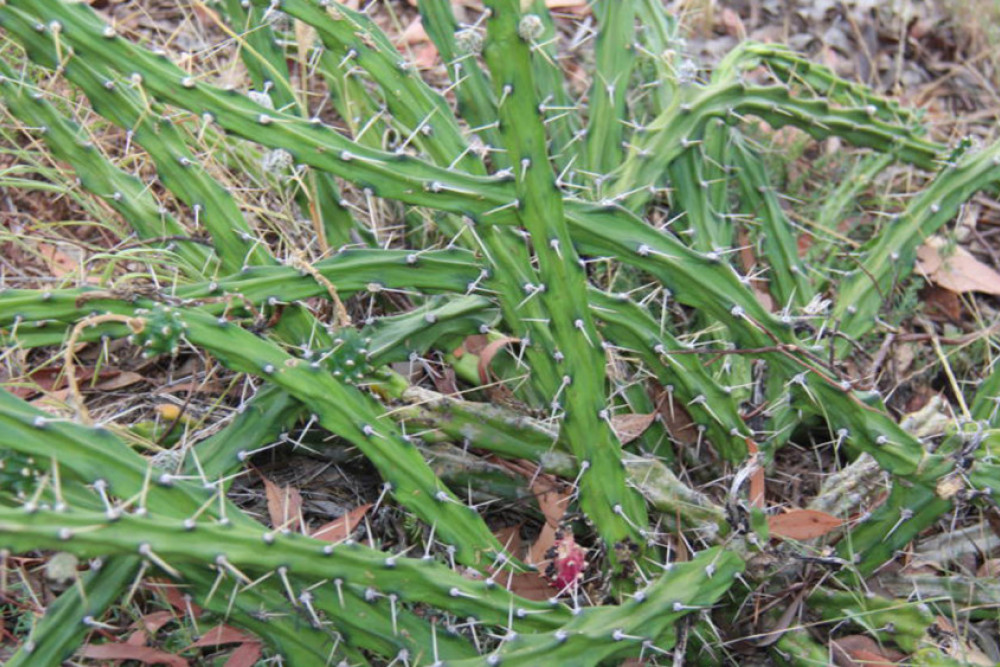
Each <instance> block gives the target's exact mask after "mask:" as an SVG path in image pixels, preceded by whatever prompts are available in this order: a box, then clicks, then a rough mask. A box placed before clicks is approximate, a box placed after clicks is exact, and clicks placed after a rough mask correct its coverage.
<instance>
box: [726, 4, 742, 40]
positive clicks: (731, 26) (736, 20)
mask: <svg viewBox="0 0 1000 667" xmlns="http://www.w3.org/2000/svg"><path fill="white" fill-rule="evenodd" d="M721 19H722V27H723V29H724V30H725V31H726V34H727V35H729V36H730V37H735V38H736V39H739V40H741V41H742V40H744V39H746V38H747V27H746V26H745V25H743V19H741V18H740V15H739V14H737V13H736V12H735V11H733V10H732V9H730V8H729V7H726V8H725V9H723V10H722V17H721Z"/></svg>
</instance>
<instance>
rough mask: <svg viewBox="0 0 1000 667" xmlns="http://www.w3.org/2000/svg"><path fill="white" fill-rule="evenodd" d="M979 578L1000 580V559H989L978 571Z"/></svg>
mask: <svg viewBox="0 0 1000 667" xmlns="http://www.w3.org/2000/svg"><path fill="white" fill-rule="evenodd" d="M976 576H977V577H984V578H985V577H989V578H991V579H998V578H1000V558H989V559H987V560H985V561H983V564H982V565H980V566H979V569H978V570H976Z"/></svg>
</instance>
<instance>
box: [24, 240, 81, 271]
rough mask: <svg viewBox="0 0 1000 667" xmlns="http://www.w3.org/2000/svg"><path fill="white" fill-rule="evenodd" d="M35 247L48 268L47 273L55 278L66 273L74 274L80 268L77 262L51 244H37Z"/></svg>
mask: <svg viewBox="0 0 1000 667" xmlns="http://www.w3.org/2000/svg"><path fill="white" fill-rule="evenodd" d="M35 247H36V248H37V249H38V253H39V254H40V255H41V256H42V259H43V260H44V261H45V264H46V265H47V266H48V268H49V271H51V272H52V275H53V276H55V277H57V278H62V277H63V276H65V275H66V274H68V273H75V272H77V271H78V270H79V268H80V263H79V262H77V261H76V260H75V259H73V258H72V257H70V256H69V255H68V254H67V253H65V252H63V251H62V250H60V249H59V248H57V247H56V246H54V245H52V244H51V243H37V244H35Z"/></svg>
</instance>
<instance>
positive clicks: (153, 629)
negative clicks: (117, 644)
mask: <svg viewBox="0 0 1000 667" xmlns="http://www.w3.org/2000/svg"><path fill="white" fill-rule="evenodd" d="M176 618H177V614H176V613H175V612H174V611H172V610H167V611H154V612H152V613H150V614H146V615H144V616H142V617H141V618H140V619H139V620H138V621H136V622H135V623H133V624H132V627H133V628H135V630H134V631H133V632H132V634H130V635H129V636H128V639H126V640H125V643H126V644H129V645H130V646H145V645H146V642H148V641H149V638H150V637H152V636H153V635H155V634H156V633H157V632H159V630H160V628H162V627H163V626H164V625H166V624H167V623H169V622H171V621H173V620H174V619H176Z"/></svg>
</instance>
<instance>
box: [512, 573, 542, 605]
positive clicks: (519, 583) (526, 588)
mask: <svg viewBox="0 0 1000 667" xmlns="http://www.w3.org/2000/svg"><path fill="white" fill-rule="evenodd" d="M503 576H504V575H500V578H503ZM505 583H507V582H505ZM507 589H508V590H509V591H510V592H511V593H514V594H515V595H520V596H521V597H523V598H527V599H529V600H535V601H537V602H544V601H545V600H548V599H550V598H552V597H553V591H552V584H550V583H549V581H548V580H547V579H546V578H545V577H543V576H542V575H541V573H539V572H517V573H515V574H513V575H511V576H510V583H509V584H507Z"/></svg>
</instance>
